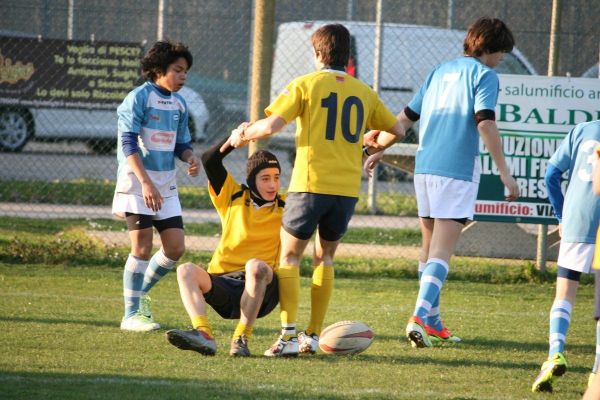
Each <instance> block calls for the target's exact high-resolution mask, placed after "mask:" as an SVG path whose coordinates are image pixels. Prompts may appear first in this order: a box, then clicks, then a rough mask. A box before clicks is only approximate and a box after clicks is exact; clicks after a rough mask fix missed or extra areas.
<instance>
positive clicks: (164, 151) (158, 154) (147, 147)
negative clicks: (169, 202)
mask: <svg viewBox="0 0 600 400" xmlns="http://www.w3.org/2000/svg"><path fill="white" fill-rule="evenodd" d="M117 114H118V116H119V144H118V146H117V159H118V161H119V171H118V176H117V188H116V191H117V192H121V193H128V194H136V195H140V196H141V195H142V186H141V184H140V182H139V180H138V179H137V177H136V176H135V174H134V173H133V171H132V170H131V168H129V165H128V164H127V158H126V157H125V155H124V154H123V150H122V146H121V140H122V134H123V133H125V132H133V133H137V134H138V135H139V137H138V144H139V148H140V149H139V152H138V154H139V156H140V158H141V159H142V163H143V164H144V168H145V169H146V172H147V173H148V175H149V176H150V179H152V182H153V183H154V186H156V189H157V190H158V191H159V192H160V194H161V195H162V196H163V197H169V196H175V195H177V185H176V182H175V175H176V169H175V153H174V150H175V144H176V143H188V142H190V141H191V136H190V132H189V128H188V109H187V105H186V103H185V100H184V99H183V98H182V97H181V95H179V94H177V93H169V94H167V93H165V91H163V90H160V89H159V88H157V87H156V86H155V85H154V84H152V83H151V82H146V83H144V84H143V85H141V86H138V87H137V88H135V89H134V90H132V91H131V92H130V93H129V94H128V95H127V97H125V99H124V100H123V103H121V105H120V106H119V108H117Z"/></svg>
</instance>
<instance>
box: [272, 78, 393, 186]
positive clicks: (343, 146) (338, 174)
mask: <svg viewBox="0 0 600 400" xmlns="http://www.w3.org/2000/svg"><path fill="white" fill-rule="evenodd" d="M265 112H266V114H267V116H269V115H272V114H275V115H277V116H279V117H281V118H283V119H284V120H285V121H286V123H289V122H291V121H292V120H293V119H296V161H295V163H294V169H293V171H292V178H291V182H290V187H289V189H288V191H289V192H309V193H321V194H333V195H340V196H349V197H358V193H359V191H360V176H361V171H362V143H363V134H364V133H365V131H366V130H367V129H377V130H389V129H391V128H392V127H393V126H394V124H395V123H396V117H395V116H394V114H392V112H391V111H390V110H389V109H388V108H387V107H386V106H385V105H384V104H383V102H382V101H381V99H380V98H379V96H378V95H377V93H376V92H375V91H374V90H373V89H371V88H370V87H369V86H367V85H366V84H365V83H364V82H361V81H360V80H358V79H356V78H354V77H352V76H350V75H348V74H346V73H344V72H342V71H333V70H321V71H317V72H313V73H311V74H308V75H304V76H301V77H299V78H296V79H294V80H293V81H292V82H291V83H290V84H289V85H288V86H287V87H286V88H285V90H284V91H283V92H282V93H281V94H280V95H279V96H278V97H277V98H276V99H275V101H273V103H271V105H269V107H267V109H266V110H265Z"/></svg>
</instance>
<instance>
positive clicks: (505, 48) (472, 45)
mask: <svg viewBox="0 0 600 400" xmlns="http://www.w3.org/2000/svg"><path fill="white" fill-rule="evenodd" d="M514 45H515V39H514V37H513V34H512V32H511V31H510V29H508V27H507V26H506V24H505V23H504V22H502V21H501V20H499V19H498V18H489V17H483V18H479V19H478V20H477V21H475V22H474V23H473V25H471V26H470V27H469V31H468V32H467V36H466V37H465V42H464V44H463V48H464V51H465V55H467V56H474V57H478V56H480V55H482V54H484V53H489V54H491V53H496V52H498V51H501V52H503V53H509V52H510V51H512V49H513V46H514Z"/></svg>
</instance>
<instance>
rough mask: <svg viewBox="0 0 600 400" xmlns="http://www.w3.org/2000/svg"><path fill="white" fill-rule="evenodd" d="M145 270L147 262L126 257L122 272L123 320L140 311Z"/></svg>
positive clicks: (131, 256) (130, 256)
mask: <svg viewBox="0 0 600 400" xmlns="http://www.w3.org/2000/svg"><path fill="white" fill-rule="evenodd" d="M147 268H148V260H141V259H139V258H137V257H134V256H133V255H131V254H130V255H129V257H127V261H126V262H125V269H124V271H123V300H124V303H125V310H124V315H123V316H124V318H129V317H131V316H132V315H134V314H135V313H136V312H137V311H138V310H139V309H140V296H141V295H142V285H143V284H144V274H145V272H146V269H147Z"/></svg>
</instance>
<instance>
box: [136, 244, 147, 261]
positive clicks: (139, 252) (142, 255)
mask: <svg viewBox="0 0 600 400" xmlns="http://www.w3.org/2000/svg"><path fill="white" fill-rule="evenodd" d="M131 253H132V254H133V255H135V256H136V257H137V258H139V259H141V260H149V259H150V256H151V255H152V245H149V246H147V245H139V244H138V245H137V246H134V247H133V248H132V249H131Z"/></svg>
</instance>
